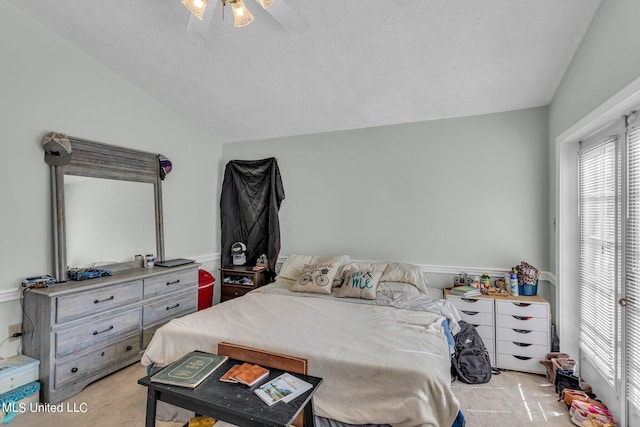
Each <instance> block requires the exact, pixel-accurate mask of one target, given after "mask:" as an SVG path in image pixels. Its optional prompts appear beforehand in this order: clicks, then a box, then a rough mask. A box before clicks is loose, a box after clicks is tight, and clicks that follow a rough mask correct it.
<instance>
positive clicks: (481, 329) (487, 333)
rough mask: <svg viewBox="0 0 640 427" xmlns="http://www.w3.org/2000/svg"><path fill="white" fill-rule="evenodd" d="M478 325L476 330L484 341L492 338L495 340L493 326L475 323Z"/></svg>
mask: <svg viewBox="0 0 640 427" xmlns="http://www.w3.org/2000/svg"><path fill="white" fill-rule="evenodd" d="M473 326H475V327H476V331H478V335H480V338H482V341H484V342H485V345H487V343H486V341H487V340H491V341H492V342H493V326H490V325H473Z"/></svg>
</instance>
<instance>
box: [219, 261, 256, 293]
mask: <svg viewBox="0 0 640 427" xmlns="http://www.w3.org/2000/svg"><path fill="white" fill-rule="evenodd" d="M220 279H221V281H222V290H221V292H220V302H224V301H228V300H230V299H233V298H236V297H240V296H242V295H244V294H246V293H247V292H249V291H252V290H254V289H256V288H259V287H260V286H263V285H266V284H267V270H266V269H264V270H261V271H253V270H252V268H251V267H247V266H243V265H232V266H227V267H222V268H220Z"/></svg>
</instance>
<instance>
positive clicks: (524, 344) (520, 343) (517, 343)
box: [511, 341, 531, 347]
mask: <svg viewBox="0 0 640 427" xmlns="http://www.w3.org/2000/svg"><path fill="white" fill-rule="evenodd" d="M511 342H512V343H514V344H515V345H517V346H518V347H529V346H530V345H531V344H527V343H526V342H516V341H511Z"/></svg>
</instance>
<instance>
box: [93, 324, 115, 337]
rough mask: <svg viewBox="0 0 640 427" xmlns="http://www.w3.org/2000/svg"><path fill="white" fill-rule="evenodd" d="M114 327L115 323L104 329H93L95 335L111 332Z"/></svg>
mask: <svg viewBox="0 0 640 427" xmlns="http://www.w3.org/2000/svg"><path fill="white" fill-rule="evenodd" d="M112 329H113V325H111V326H109V327H108V328H107V329H105V330H104V331H93V335H99V334H104V333H105V332H109V331H110V330H112Z"/></svg>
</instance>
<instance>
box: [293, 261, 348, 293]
mask: <svg viewBox="0 0 640 427" xmlns="http://www.w3.org/2000/svg"><path fill="white" fill-rule="evenodd" d="M339 268H340V265H338V264H336V263H332V262H327V263H322V264H305V265H304V267H303V268H302V274H301V275H300V277H299V278H298V280H297V281H296V283H295V284H294V285H293V286H292V287H291V290H292V291H295V292H315V293H318V294H330V293H331V286H332V284H333V278H334V277H335V276H336V273H337V272H338V269H339Z"/></svg>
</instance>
